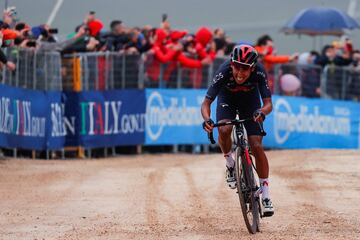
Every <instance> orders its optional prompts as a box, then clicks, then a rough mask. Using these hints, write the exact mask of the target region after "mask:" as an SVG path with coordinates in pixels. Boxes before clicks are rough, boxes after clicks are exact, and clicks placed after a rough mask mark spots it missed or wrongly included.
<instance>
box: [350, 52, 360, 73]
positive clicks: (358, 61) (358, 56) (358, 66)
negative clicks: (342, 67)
mask: <svg viewBox="0 0 360 240" xmlns="http://www.w3.org/2000/svg"><path fill="white" fill-rule="evenodd" d="M352 60H353V67H354V68H355V70H357V71H359V70H360V51H359V50H355V51H354V52H353V57H352Z"/></svg>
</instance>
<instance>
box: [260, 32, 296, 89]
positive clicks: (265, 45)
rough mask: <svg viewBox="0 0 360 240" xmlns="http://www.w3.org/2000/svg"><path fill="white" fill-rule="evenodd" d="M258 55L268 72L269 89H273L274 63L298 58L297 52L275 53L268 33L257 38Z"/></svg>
mask: <svg viewBox="0 0 360 240" xmlns="http://www.w3.org/2000/svg"><path fill="white" fill-rule="evenodd" d="M255 49H256V51H258V53H259V56H260V61H262V62H263V64H264V67H265V70H266V71H267V73H268V81H269V87H270V89H271V91H273V90H274V87H273V86H274V64H276V63H288V62H292V61H294V60H296V59H297V58H298V55H299V54H298V53H294V54H292V55H276V54H275V52H276V51H275V48H274V42H273V40H272V38H271V37H270V36H269V35H263V36H261V37H259V38H258V40H257V43H256V46H255Z"/></svg>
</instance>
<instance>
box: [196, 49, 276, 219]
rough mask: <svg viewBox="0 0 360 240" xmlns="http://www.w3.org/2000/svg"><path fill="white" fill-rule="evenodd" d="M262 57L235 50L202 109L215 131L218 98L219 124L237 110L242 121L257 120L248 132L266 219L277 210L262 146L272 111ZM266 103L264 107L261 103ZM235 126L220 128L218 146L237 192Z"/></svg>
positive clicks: (208, 126) (228, 178)
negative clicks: (214, 105) (262, 126)
mask: <svg viewBox="0 0 360 240" xmlns="http://www.w3.org/2000/svg"><path fill="white" fill-rule="evenodd" d="M257 59H258V53H257V52H256V50H255V48H254V47H252V46H251V45H248V44H240V45H237V46H235V47H234V49H233V51H232V53H231V56H230V59H229V60H227V61H225V62H224V63H223V64H222V65H221V66H220V67H219V69H218V71H217V72H216V73H215V76H214V78H213V80H212V83H211V85H210V87H209V89H208V91H207V93H206V96H205V99H204V101H203V103H202V105H201V114H202V116H203V118H204V123H203V128H204V129H205V131H207V132H211V131H212V130H213V124H214V122H213V120H212V119H211V118H210V106H211V103H212V102H213V101H214V100H215V98H216V97H217V108H216V120H217V121H218V122H223V121H229V120H232V119H234V118H235V115H236V110H238V111H239V114H240V118H241V119H242V118H253V120H254V121H246V122H245V128H246V131H247V134H248V140H249V144H250V148H251V151H252V153H253V154H254V157H255V161H256V166H257V172H258V175H259V178H260V186H261V190H262V194H263V195H262V197H263V200H262V204H263V206H264V215H265V216H272V215H273V214H274V208H273V205H272V202H271V200H270V195H269V164H268V159H267V157H266V155H265V152H264V149H263V146H262V135H261V131H260V126H259V123H260V124H262V122H263V121H264V120H265V116H266V115H267V114H269V113H270V112H271V111H272V101H271V92H270V89H269V86H268V84H267V75H266V72H265V70H264V67H263V66H262V65H261V64H260V63H257ZM260 96H261V99H262V103H263V104H261V99H260ZM231 132H232V126H222V127H219V138H218V142H219V145H220V148H221V151H222V152H223V154H224V158H225V160H226V182H227V184H228V185H229V187H230V188H232V189H234V188H236V179H235V171H234V166H235V160H234V158H233V153H232V150H231V147H232V141H231Z"/></svg>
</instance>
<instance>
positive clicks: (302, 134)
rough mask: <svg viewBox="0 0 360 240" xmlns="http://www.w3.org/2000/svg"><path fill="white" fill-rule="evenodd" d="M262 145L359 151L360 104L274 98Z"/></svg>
mask: <svg viewBox="0 0 360 240" xmlns="http://www.w3.org/2000/svg"><path fill="white" fill-rule="evenodd" d="M265 129H266V131H267V133H268V135H267V136H266V137H265V138H264V145H265V146H267V147H275V148H344V149H345V148H348V149H349V148H350V149H355V148H360V146H359V144H360V142H359V137H360V135H359V130H360V104H359V103H354V102H348V101H334V100H326V99H309V98H303V97H279V96H274V97H273V112H272V113H271V114H270V115H269V116H268V117H267V119H266V121H265Z"/></svg>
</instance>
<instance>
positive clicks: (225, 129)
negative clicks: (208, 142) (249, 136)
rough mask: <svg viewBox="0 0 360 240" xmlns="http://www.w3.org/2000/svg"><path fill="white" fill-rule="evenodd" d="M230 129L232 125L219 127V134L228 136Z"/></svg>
mask: <svg viewBox="0 0 360 240" xmlns="http://www.w3.org/2000/svg"><path fill="white" fill-rule="evenodd" d="M231 131H232V126H222V127H219V135H220V136H221V137H228V136H230V134H231Z"/></svg>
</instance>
